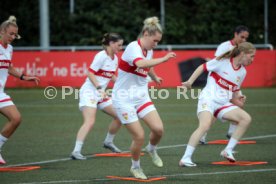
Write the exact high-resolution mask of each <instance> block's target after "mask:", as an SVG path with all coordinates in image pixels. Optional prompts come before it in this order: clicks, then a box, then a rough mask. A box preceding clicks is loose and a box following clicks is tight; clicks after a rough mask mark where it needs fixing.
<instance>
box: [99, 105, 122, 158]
mask: <svg viewBox="0 0 276 184" xmlns="http://www.w3.org/2000/svg"><path fill="white" fill-rule="evenodd" d="M103 111H104V112H105V113H106V114H108V115H110V116H111V117H112V118H113V120H112V122H111V123H110V125H109V127H108V132H107V135H106V137H105V140H104V143H103V147H104V148H107V149H109V150H111V151H112V152H114V153H120V152H122V151H121V150H120V149H119V148H118V147H117V146H116V145H115V144H114V142H113V141H114V138H115V135H116V133H117V132H118V131H119V130H120V128H121V122H120V120H119V119H118V118H117V115H116V113H115V111H114V109H113V107H112V105H111V104H110V105H108V106H106V107H105V108H103Z"/></svg>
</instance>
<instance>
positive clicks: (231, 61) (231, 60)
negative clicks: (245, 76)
mask: <svg viewBox="0 0 276 184" xmlns="http://www.w3.org/2000/svg"><path fill="white" fill-rule="evenodd" d="M233 62H234V61H233V58H230V63H231V65H232V68H233V70H235V71H237V70H239V69H240V68H241V65H240V66H239V67H238V68H235V67H234V63H233Z"/></svg>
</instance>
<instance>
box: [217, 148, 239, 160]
mask: <svg viewBox="0 0 276 184" xmlns="http://www.w3.org/2000/svg"><path fill="white" fill-rule="evenodd" d="M220 155H221V156H222V157H224V158H225V159H227V160H228V161H229V162H236V159H235V158H234V156H233V152H232V151H231V150H223V151H222V152H221V153H220Z"/></svg>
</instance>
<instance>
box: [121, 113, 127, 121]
mask: <svg viewBox="0 0 276 184" xmlns="http://www.w3.org/2000/svg"><path fill="white" fill-rule="evenodd" d="M122 116H123V117H124V119H125V120H128V113H127V112H124V113H123V114H122Z"/></svg>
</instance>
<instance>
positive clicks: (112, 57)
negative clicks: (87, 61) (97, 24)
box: [104, 50, 115, 60]
mask: <svg viewBox="0 0 276 184" xmlns="http://www.w3.org/2000/svg"><path fill="white" fill-rule="evenodd" d="M104 51H105V53H106V55H107V56H109V57H110V58H111V59H112V60H114V58H115V54H114V55H113V56H110V55H108V53H107V50H104Z"/></svg>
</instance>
